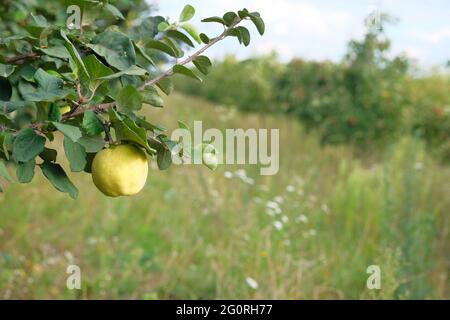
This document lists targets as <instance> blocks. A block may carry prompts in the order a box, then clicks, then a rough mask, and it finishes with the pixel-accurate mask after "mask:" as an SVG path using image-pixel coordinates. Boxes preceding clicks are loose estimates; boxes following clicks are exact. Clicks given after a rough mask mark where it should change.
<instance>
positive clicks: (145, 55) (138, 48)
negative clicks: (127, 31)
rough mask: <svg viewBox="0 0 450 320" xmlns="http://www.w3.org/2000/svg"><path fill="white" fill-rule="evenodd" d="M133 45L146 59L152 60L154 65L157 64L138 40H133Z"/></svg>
mask: <svg viewBox="0 0 450 320" xmlns="http://www.w3.org/2000/svg"><path fill="white" fill-rule="evenodd" d="M133 45H134V48H135V49H136V50H137V51H138V53H139V54H140V55H141V56H142V57H144V59H145V60H147V61H148V62H150V64H151V65H152V66H156V63H155V62H154V61H153V59H152V58H151V57H150V56H149V55H148V54H147V53H145V51H144V49H143V48H142V47H140V46H139V45H138V44H137V43H136V42H134V41H133Z"/></svg>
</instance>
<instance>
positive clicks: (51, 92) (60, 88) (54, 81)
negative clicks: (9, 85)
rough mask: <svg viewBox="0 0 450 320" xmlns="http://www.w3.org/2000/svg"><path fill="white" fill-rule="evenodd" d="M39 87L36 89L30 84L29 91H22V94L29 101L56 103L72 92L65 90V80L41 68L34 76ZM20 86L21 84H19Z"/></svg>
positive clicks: (28, 85)
mask: <svg viewBox="0 0 450 320" xmlns="http://www.w3.org/2000/svg"><path fill="white" fill-rule="evenodd" d="M34 79H35V80H36V82H37V83H38V87H37V88H34V87H32V86H31V85H30V84H29V83H26V82H22V84H27V90H21V94H22V96H23V98H24V99H25V100H28V101H36V102H38V101H56V100H59V99H63V98H65V97H66V96H67V95H68V94H69V93H70V91H69V90H67V89H65V88H64V80H62V79H60V78H58V77H56V76H53V75H51V74H49V73H48V72H46V71H44V70H42V69H41V68H39V69H38V70H37V71H36V73H35V74H34ZM19 85H20V83H19ZM19 89H20V88H19Z"/></svg>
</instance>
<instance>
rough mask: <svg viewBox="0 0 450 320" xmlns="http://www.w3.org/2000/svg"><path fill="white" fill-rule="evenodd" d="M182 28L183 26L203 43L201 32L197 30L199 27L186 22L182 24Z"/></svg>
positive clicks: (195, 38) (196, 39)
mask: <svg viewBox="0 0 450 320" xmlns="http://www.w3.org/2000/svg"><path fill="white" fill-rule="evenodd" d="M181 28H183V29H184V30H185V31H186V32H187V33H189V35H190V36H191V37H192V38H193V39H194V40H195V41H196V42H197V43H198V44H200V43H202V40H201V39H200V35H199V32H198V30H197V27H195V26H194V25H193V24H190V23H184V24H182V25H181Z"/></svg>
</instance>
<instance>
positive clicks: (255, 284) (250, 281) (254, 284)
mask: <svg viewBox="0 0 450 320" xmlns="http://www.w3.org/2000/svg"><path fill="white" fill-rule="evenodd" d="M245 281H246V282H247V284H248V286H249V287H250V288H252V289H255V290H256V289H258V282H257V281H256V280H255V279H253V278H251V277H247V278H245Z"/></svg>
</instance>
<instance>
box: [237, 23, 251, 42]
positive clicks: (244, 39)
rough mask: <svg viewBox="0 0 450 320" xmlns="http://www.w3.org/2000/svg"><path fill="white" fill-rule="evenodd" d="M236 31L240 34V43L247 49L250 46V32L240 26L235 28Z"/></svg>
mask: <svg viewBox="0 0 450 320" xmlns="http://www.w3.org/2000/svg"><path fill="white" fill-rule="evenodd" d="M236 29H238V30H239V32H240V34H241V40H242V43H243V44H244V45H245V46H246V47H247V46H248V45H249V44H250V32H249V31H248V29H247V28H245V27H242V26H239V27H236Z"/></svg>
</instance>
